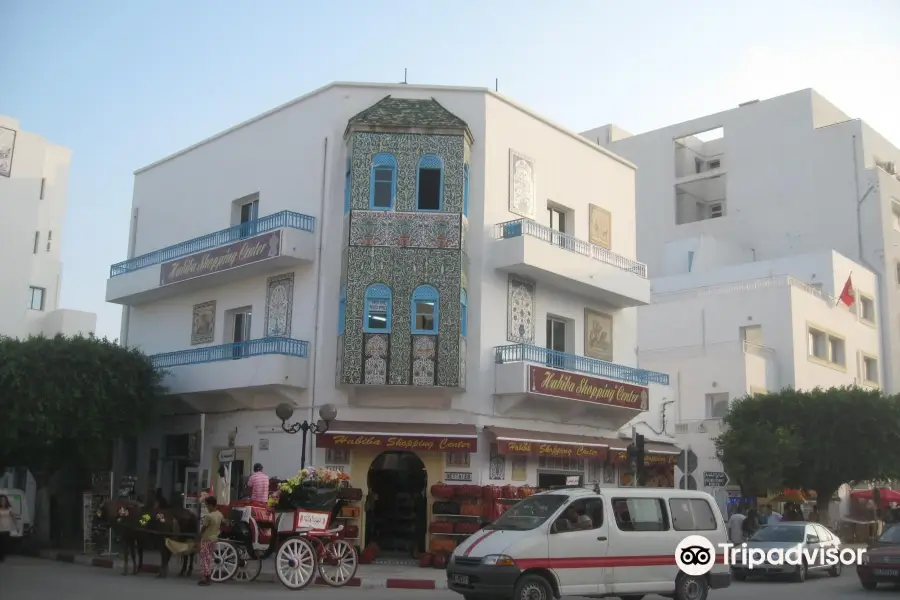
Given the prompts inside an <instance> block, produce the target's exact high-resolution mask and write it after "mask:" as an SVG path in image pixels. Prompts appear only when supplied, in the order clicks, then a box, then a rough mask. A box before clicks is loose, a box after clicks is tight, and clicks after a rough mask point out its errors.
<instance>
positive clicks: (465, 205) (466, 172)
mask: <svg viewBox="0 0 900 600" xmlns="http://www.w3.org/2000/svg"><path fill="white" fill-rule="evenodd" d="M347 168H348V169H349V167H347ZM463 214H464V215H465V216H467V217H468V216H469V165H463Z"/></svg>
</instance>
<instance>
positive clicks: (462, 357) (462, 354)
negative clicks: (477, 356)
mask: <svg viewBox="0 0 900 600" xmlns="http://www.w3.org/2000/svg"><path fill="white" fill-rule="evenodd" d="M459 387H461V388H465V387H466V338H464V337H462V336H460V337H459Z"/></svg>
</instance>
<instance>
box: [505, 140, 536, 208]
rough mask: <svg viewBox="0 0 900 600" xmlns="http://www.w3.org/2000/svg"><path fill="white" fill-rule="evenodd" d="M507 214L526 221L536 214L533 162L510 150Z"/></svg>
mask: <svg viewBox="0 0 900 600" xmlns="http://www.w3.org/2000/svg"><path fill="white" fill-rule="evenodd" d="M509 212H511V213H514V214H517V215H521V216H523V217H525V218H526V219H534V218H535V215H536V214H537V190H536V187H535V182H534V160H533V159H531V158H528V157H527V156H525V155H524V154H522V153H520V152H516V151H515V150H512V149H510V151H509Z"/></svg>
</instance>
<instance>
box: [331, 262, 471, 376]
mask: <svg viewBox="0 0 900 600" xmlns="http://www.w3.org/2000/svg"><path fill="white" fill-rule="evenodd" d="M463 257H464V255H463V253H461V252H460V251H459V250H452V249H414V248H396V247H394V248H390V247H376V246H370V247H366V246H351V247H350V248H349V251H348V253H347V308H346V320H345V322H344V348H343V351H344V360H343V372H342V374H341V377H340V381H341V383H345V384H358V383H362V382H363V371H362V368H363V362H364V359H363V344H364V334H363V331H362V325H363V323H362V322H363V310H364V307H363V304H364V296H365V291H366V288H367V287H368V286H369V285H371V284H373V283H383V284H385V285H387V286H388V287H390V288H391V293H392V313H391V334H390V338H391V339H390V354H391V360H390V361H389V374H388V383H389V384H390V385H410V384H411V383H412V376H411V366H412V365H411V356H412V337H413V336H412V335H411V334H410V301H411V298H412V293H413V290H415V289H416V288H417V287H418V286H420V285H424V284H428V285H432V286H434V287H435V288H436V289H437V290H438V292H439V293H440V296H441V302H440V319H439V322H438V339H437V346H438V347H437V357H438V359H437V369H436V374H435V385H438V386H443V387H456V386H458V384H459V342H458V340H459V333H460V330H459V327H460V321H459V318H460V315H459V290H460V282H461V280H462V268H463V267H462V261H463Z"/></svg>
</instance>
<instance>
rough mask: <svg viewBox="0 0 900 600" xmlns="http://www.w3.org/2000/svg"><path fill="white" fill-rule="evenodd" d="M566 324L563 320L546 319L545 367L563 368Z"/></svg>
mask: <svg viewBox="0 0 900 600" xmlns="http://www.w3.org/2000/svg"><path fill="white" fill-rule="evenodd" d="M568 325H569V324H568V323H567V322H566V321H564V320H563V319H558V318H555V317H547V350H552V352H548V353H547V365H548V366H551V367H557V368H565V359H566V355H565V352H566V347H567V346H566V341H567V340H566V337H567V336H566V333H567V331H566V330H567V329H568Z"/></svg>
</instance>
